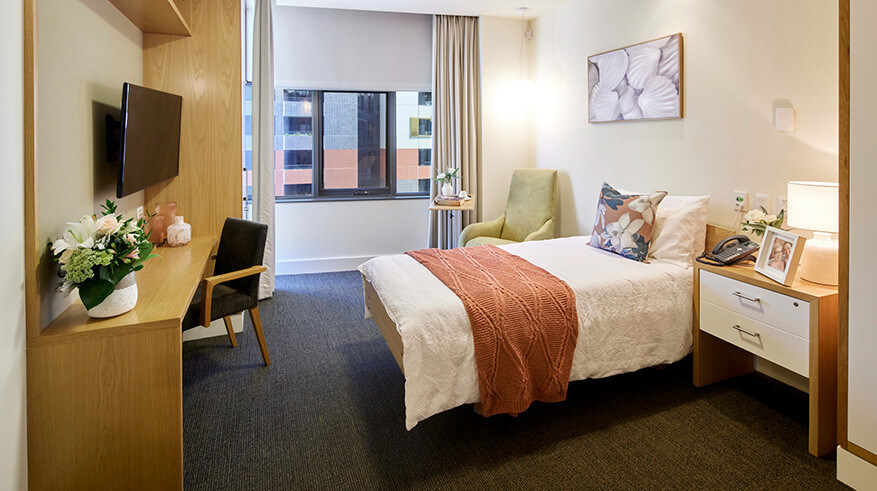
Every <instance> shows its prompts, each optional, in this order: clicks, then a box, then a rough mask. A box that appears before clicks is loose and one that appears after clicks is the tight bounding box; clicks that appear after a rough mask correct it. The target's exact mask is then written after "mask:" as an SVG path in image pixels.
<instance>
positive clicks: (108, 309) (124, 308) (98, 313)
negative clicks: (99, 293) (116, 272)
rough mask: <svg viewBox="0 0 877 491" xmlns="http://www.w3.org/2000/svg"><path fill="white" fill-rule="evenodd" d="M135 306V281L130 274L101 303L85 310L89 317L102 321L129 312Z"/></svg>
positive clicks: (132, 274)
mask: <svg viewBox="0 0 877 491" xmlns="http://www.w3.org/2000/svg"><path fill="white" fill-rule="evenodd" d="M135 305H137V279H136V278H135V277H134V273H130V274H128V275H127V276H125V277H124V278H122V281H120V282H119V284H118V285H116V289H115V290H114V291H113V293H110V296H109V297H107V298H105V299H104V301H103V302H101V303H99V304H97V305H95V306H94V307H92V308H90V309H88V310H86V311H85V312H86V313H87V314H88V316H89V317H95V318H98V319H104V318H107V317H115V316H117V315H122V314H124V313H125V312H128V311H130V310H131V309H133V308H134V306H135Z"/></svg>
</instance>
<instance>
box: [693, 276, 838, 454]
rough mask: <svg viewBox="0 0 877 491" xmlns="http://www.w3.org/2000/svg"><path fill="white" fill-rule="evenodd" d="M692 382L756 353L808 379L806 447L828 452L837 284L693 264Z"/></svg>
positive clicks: (741, 367)
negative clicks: (778, 279)
mask: <svg viewBox="0 0 877 491" xmlns="http://www.w3.org/2000/svg"><path fill="white" fill-rule="evenodd" d="M693 335H694V384H695V385H696V386H698V387H701V386H704V385H708V384H711V383H714V382H718V381H721V380H725V379H728V378H732V377H736V376H738V375H742V374H745V373H749V372H752V371H753V370H754V369H755V360H756V357H760V358H763V359H765V360H768V361H770V362H772V363H775V364H777V365H780V366H782V367H784V368H786V369H788V370H791V371H793V372H795V373H798V374H800V375H803V376H805V377H807V378H808V379H809V389H810V390H809V393H810V430H809V433H810V453H812V454H813V455H817V456H820V455H824V454H826V453H829V452H831V451H832V450H833V449H834V447H835V441H836V432H837V428H836V425H837V423H836V421H837V289H836V288H833V287H825V286H822V285H815V284H810V283H806V282H803V281H802V280H800V279H798V280H796V281H795V283H793V284H792V286H791V287H786V286H783V285H780V284H779V283H775V282H773V281H772V280H770V279H768V278H765V277H762V276H761V275H759V274H758V273H756V272H755V271H754V270H753V269H752V267H751V266H727V267H717V266H707V265H700V264H698V265H696V266H695V268H694V332H693Z"/></svg>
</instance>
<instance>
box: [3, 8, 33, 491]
mask: <svg viewBox="0 0 877 491" xmlns="http://www.w3.org/2000/svg"><path fill="white" fill-rule="evenodd" d="M4 14H5V15H4V16H3V17H2V18H0V45H2V46H3V50H0V64H2V66H4V67H6V68H7V69H8V70H9V73H8V74H7V76H5V77H3V78H2V80H0V107H3V108H4V110H3V111H2V112H0V162H3V179H2V180H0V195H2V196H3V197H4V198H5V200H6V204H5V208H6V213H4V219H3V221H4V228H5V229H6V233H5V234H3V235H2V238H0V316H2V317H0V394H3V397H2V398H0V489H4V490H6V489H9V490H13V489H15V490H18V489H22V490H23V489H27V440H26V437H27V435H26V433H27V432H26V417H27V415H26V411H25V404H26V403H25V400H26V398H25V373H26V369H25V344H24V235H23V234H24V132H23V127H24V124H23V118H24V114H23V112H22V111H23V109H24V87H23V75H22V73H23V69H24V60H23V59H22V52H23V49H24V48H23V33H22V26H23V25H24V21H23V18H22V15H23V12H22V2H12V3H11V4H9V5H7V6H6V10H5V12H4Z"/></svg>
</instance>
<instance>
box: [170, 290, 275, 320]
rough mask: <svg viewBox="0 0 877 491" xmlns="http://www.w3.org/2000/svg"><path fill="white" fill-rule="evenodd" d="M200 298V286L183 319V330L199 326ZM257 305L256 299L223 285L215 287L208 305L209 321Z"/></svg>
mask: <svg viewBox="0 0 877 491" xmlns="http://www.w3.org/2000/svg"><path fill="white" fill-rule="evenodd" d="M201 296H202V286H199V287H198V290H197V291H195V298H193V299H192V303H191V305H189V310H188V311H187V312H186V316H185V317H183V330H184V331H186V330H188V329H192V328H193V327H198V326H200V325H201ZM256 305H258V299H257V298H256V297H251V296H249V295H247V294H245V293H241V292H239V291H237V290H235V289H234V288H229V287H227V286H225V285H224V284H219V285H216V286H215V287H214V288H213V302H212V304H211V305H210V310H211V312H210V320H211V321H215V320H216V319H221V318H223V317H225V316H227V315H232V314H237V313H238V312H240V311H242V310H247V309H251V308H253V307H255V306H256Z"/></svg>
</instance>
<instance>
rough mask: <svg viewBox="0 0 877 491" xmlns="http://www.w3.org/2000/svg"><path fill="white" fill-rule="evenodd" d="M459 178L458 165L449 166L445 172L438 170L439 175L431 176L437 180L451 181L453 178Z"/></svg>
mask: <svg viewBox="0 0 877 491" xmlns="http://www.w3.org/2000/svg"><path fill="white" fill-rule="evenodd" d="M459 178H460V168H459V167H449V168H448V171H447V172H440V173H439V175H437V176H435V177H433V180H434V181H437V182H451V181H452V180H454V179H459Z"/></svg>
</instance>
